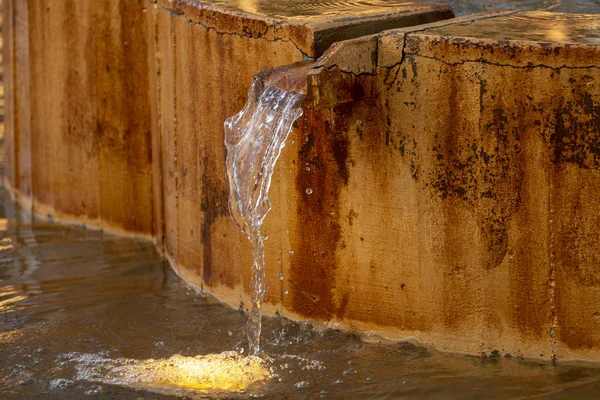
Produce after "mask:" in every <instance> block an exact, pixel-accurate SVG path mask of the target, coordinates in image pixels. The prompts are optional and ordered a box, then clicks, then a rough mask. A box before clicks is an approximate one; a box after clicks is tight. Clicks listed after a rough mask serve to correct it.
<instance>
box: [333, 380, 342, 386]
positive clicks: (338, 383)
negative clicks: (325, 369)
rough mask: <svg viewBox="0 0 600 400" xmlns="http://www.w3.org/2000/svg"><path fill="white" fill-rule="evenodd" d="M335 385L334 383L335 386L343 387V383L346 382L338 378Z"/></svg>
mask: <svg viewBox="0 0 600 400" xmlns="http://www.w3.org/2000/svg"><path fill="white" fill-rule="evenodd" d="M333 383H334V384H335V385H341V384H342V383H344V380H343V379H342V378H338V379H336V380H335V381H333Z"/></svg>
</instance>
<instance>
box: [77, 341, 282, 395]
mask: <svg viewBox="0 0 600 400" xmlns="http://www.w3.org/2000/svg"><path fill="white" fill-rule="evenodd" d="M71 361H75V362H76V369H77V371H78V374H77V375H78V379H86V380H89V381H96V382H102V383H107V384H114V385H120V386H127V387H132V388H135V389H143V390H148V391H153V392H158V393H164V394H169V393H171V394H173V393H181V392H186V393H198V392H200V393H206V392H210V393H219V392H221V393H223V392H227V393H232V392H240V391H244V390H247V389H249V388H250V387H252V386H256V385H259V384H260V383H264V382H265V381H266V380H268V379H270V378H272V377H273V376H274V374H272V372H271V370H270V368H269V366H268V364H267V362H266V361H264V360H263V359H261V358H259V357H253V356H248V357H243V356H242V355H240V354H238V353H237V352H233V351H231V352H224V353H221V354H209V355H204V356H196V357H184V356H180V355H174V356H172V357H170V358H166V359H160V360H153V359H150V360H132V359H116V360H110V359H99V358H98V357H97V356H93V355H90V354H86V355H81V354H79V355H77V356H75V357H72V358H71Z"/></svg>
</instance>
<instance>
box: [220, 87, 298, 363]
mask: <svg viewBox="0 0 600 400" xmlns="http://www.w3.org/2000/svg"><path fill="white" fill-rule="evenodd" d="M302 78H304V79H305V77H302ZM303 97H304V95H303V94H302V93H300V92H296V91H287V90H284V89H281V88H278V87H275V86H270V85H265V84H264V83H263V81H262V80H261V79H255V80H254V83H253V84H252V87H251V88H250V91H249V93H248V102H247V103H246V106H245V107H244V109H243V110H242V111H240V112H239V113H238V114H236V115H235V116H233V117H231V118H229V119H228V120H227V121H225V145H226V146H227V178H228V183H229V210H230V212H231V215H232V217H233V219H234V221H235V222H236V224H237V225H238V227H239V228H240V229H241V230H242V232H244V233H245V234H246V236H247V238H248V240H249V241H250V243H251V245H252V253H253V256H254V264H253V266H252V282H251V285H252V298H251V303H252V308H251V310H250V316H249V318H248V325H247V335H248V341H249V351H250V354H253V355H256V354H258V352H259V351H260V332H261V318H262V303H263V299H264V296H265V292H266V286H265V282H264V276H265V271H264V267H265V259H264V243H263V242H264V240H266V238H265V237H263V236H262V234H261V231H260V228H261V226H262V223H263V221H264V219H265V217H266V215H267V213H268V212H269V210H270V209H271V202H270V201H269V187H270V186H271V178H272V176H273V170H274V168H275V163H276V162H277V159H278V158H279V155H280V154H281V150H282V149H283V147H284V146H285V142H286V140H287V138H288V136H289V133H290V131H291V130H292V125H293V123H294V121H296V119H298V118H299V117H300V116H301V115H302V108H301V102H302V99H303Z"/></svg>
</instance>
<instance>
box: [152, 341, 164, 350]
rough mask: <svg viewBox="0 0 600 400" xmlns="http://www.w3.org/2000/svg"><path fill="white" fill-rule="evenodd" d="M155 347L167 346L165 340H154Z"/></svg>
mask: <svg viewBox="0 0 600 400" xmlns="http://www.w3.org/2000/svg"><path fill="white" fill-rule="evenodd" d="M154 347H156V348H157V349H162V348H163V347H165V342H163V341H162V340H160V341H158V342H154Z"/></svg>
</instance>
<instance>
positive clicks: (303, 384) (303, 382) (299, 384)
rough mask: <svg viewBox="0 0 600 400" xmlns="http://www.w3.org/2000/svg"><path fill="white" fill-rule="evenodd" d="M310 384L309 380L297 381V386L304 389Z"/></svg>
mask: <svg viewBox="0 0 600 400" xmlns="http://www.w3.org/2000/svg"><path fill="white" fill-rule="evenodd" d="M308 385H310V383H309V382H307V381H302V382H298V383H296V387H297V388H298V389H304V388H307V387H308Z"/></svg>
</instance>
